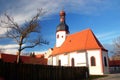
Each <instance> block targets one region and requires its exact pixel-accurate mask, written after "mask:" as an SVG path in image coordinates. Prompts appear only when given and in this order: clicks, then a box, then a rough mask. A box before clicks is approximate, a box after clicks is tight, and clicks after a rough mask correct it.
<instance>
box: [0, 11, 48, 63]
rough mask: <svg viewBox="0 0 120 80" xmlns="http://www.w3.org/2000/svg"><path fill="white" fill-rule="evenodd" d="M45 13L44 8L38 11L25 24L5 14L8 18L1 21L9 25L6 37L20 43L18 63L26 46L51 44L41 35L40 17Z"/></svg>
mask: <svg viewBox="0 0 120 80" xmlns="http://www.w3.org/2000/svg"><path fill="white" fill-rule="evenodd" d="M44 14H45V12H43V10H42V9H39V10H38V13H37V14H36V15H35V16H34V17H32V18H31V20H29V21H25V23H24V24H22V25H18V23H16V22H15V21H14V19H13V18H12V17H10V16H9V15H7V14H5V17H6V18H7V20H4V21H1V23H2V24H5V25H7V26H6V27H4V28H7V31H6V33H5V34H4V38H11V39H13V40H14V41H15V42H16V43H17V44H18V46H19V47H18V55H17V63H19V60H20V54H21V51H22V50H24V49H26V48H33V47H35V46H37V45H41V44H49V42H48V41H46V40H44V39H43V38H42V37H41V35H40V32H41V26H40V20H39V19H40V18H39V17H42V16H43V15H44Z"/></svg>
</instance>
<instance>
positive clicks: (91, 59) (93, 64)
mask: <svg viewBox="0 0 120 80" xmlns="http://www.w3.org/2000/svg"><path fill="white" fill-rule="evenodd" d="M90 61H91V66H96V60H95V57H94V56H92V57H91V58H90Z"/></svg>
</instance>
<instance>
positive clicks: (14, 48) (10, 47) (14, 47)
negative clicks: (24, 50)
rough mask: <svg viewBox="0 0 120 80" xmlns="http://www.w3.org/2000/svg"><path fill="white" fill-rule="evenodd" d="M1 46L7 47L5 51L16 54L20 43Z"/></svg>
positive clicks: (2, 46) (1, 46)
mask: <svg viewBox="0 0 120 80" xmlns="http://www.w3.org/2000/svg"><path fill="white" fill-rule="evenodd" d="M0 48H2V49H5V51H4V53H7V54H16V52H17V48H18V45H17V44H9V45H0Z"/></svg>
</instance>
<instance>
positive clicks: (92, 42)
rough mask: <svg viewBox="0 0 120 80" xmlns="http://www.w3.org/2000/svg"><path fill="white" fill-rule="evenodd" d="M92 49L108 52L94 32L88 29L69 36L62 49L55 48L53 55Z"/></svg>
mask: <svg viewBox="0 0 120 80" xmlns="http://www.w3.org/2000/svg"><path fill="white" fill-rule="evenodd" d="M90 49H103V50H105V51H107V50H106V49H105V48H104V47H103V46H102V44H101V43H100V42H99V41H98V39H97V38H96V37H95V35H94V33H93V32H92V30H91V29H86V30H83V31H80V32H77V33H74V34H71V35H68V36H67V38H66V40H65V42H64V43H63V44H62V45H61V47H54V49H53V52H52V55H57V54H62V53H68V52H73V51H79V50H90Z"/></svg>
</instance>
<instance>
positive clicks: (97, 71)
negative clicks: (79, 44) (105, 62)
mask: <svg viewBox="0 0 120 80" xmlns="http://www.w3.org/2000/svg"><path fill="white" fill-rule="evenodd" d="M87 54H88V66H89V72H90V74H91V75H102V74H103V71H102V60H101V50H100V49H98V50H87ZM92 56H94V57H95V62H96V66H91V61H90V60H91V59H90V58H91V57H92Z"/></svg>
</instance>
